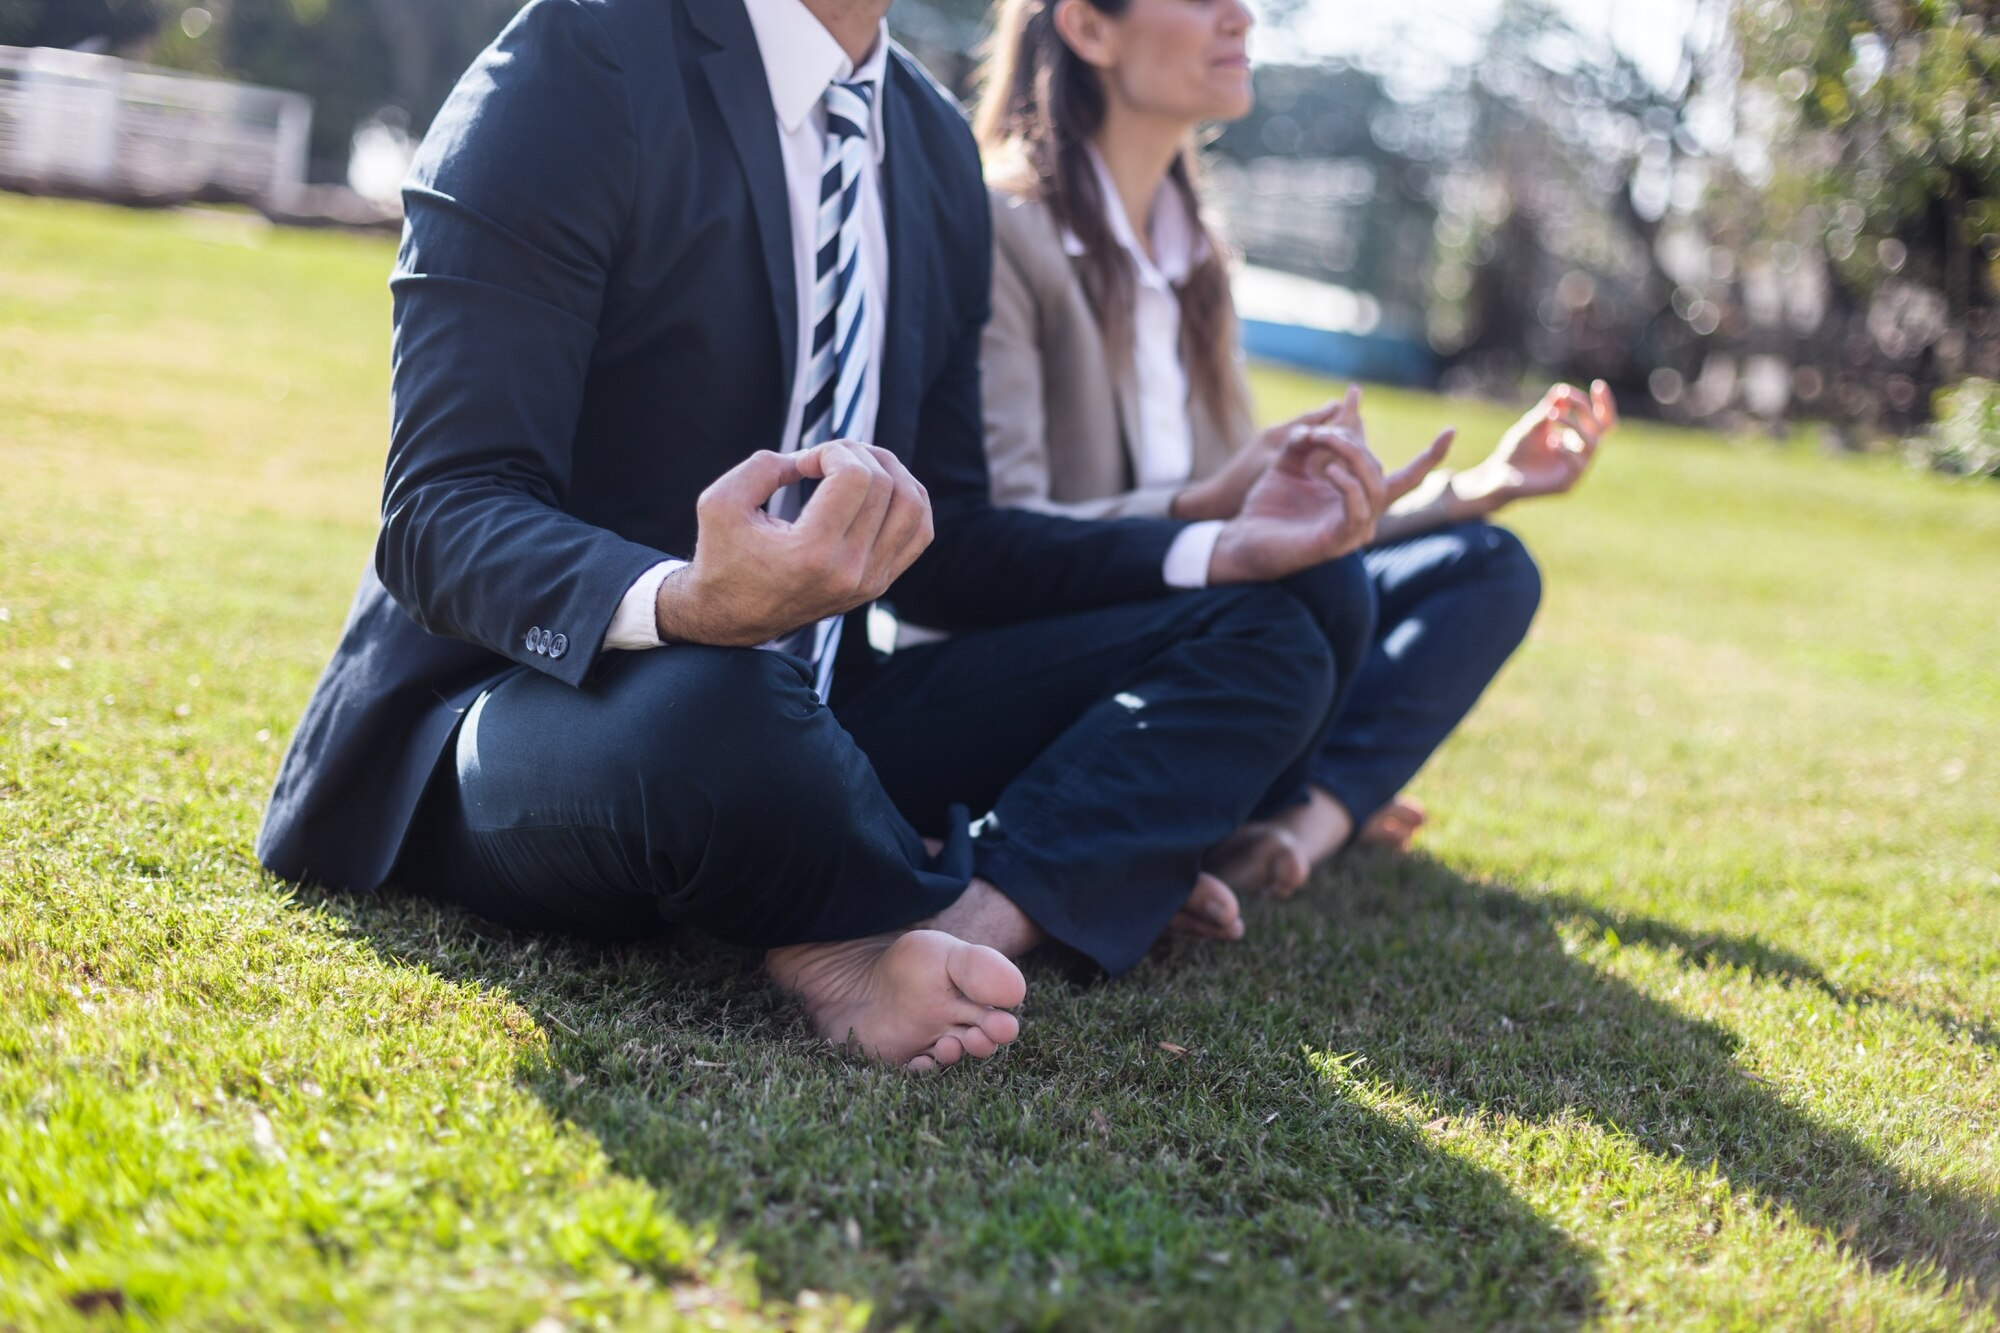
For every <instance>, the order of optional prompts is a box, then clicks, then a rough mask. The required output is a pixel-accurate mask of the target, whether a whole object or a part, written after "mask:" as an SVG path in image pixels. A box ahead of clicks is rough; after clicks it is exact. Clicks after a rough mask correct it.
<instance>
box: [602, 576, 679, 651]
mask: <svg viewBox="0 0 2000 1333" xmlns="http://www.w3.org/2000/svg"><path fill="white" fill-rule="evenodd" d="M686 567H687V561H685V560H662V561H661V562H660V563H659V564H657V565H654V566H653V567H652V568H651V569H649V570H647V571H646V572H645V573H643V574H641V575H640V576H639V581H638V582H636V583H634V584H633V585H632V586H631V587H630V588H627V589H626V590H625V596H624V597H623V598H621V599H620V600H619V602H618V610H617V611H615V612H614V613H612V616H611V628H609V629H607V630H605V631H604V651H605V652H607V653H608V652H611V651H613V650H623V651H626V652H633V651H636V650H638V649H640V648H657V647H659V646H660V618H659V612H658V611H657V609H656V608H657V606H658V604H659V600H660V585H661V584H662V583H665V582H666V581H667V575H669V574H671V573H673V572H674V571H675V570H677V569H684V568H686Z"/></svg>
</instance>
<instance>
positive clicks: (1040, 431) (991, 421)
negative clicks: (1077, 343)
mask: <svg viewBox="0 0 2000 1333" xmlns="http://www.w3.org/2000/svg"><path fill="white" fill-rule="evenodd" d="M1000 207H1004V205H1002V204H998V203H997V202H996V209H995V211H996V213H997V212H998V209H999V208H1000ZM994 236H995V241H996V244H995V245H994V250H993V313H992V317H991V318H990V319H988V320H987V322H986V332H985V335H984V337H983V338H982V340H981V346H980V356H979V373H980V378H981V380H982V381H983V384H982V390H983V397H984V400H985V414H986V465H987V468H988V469H989V470H990V471H991V473H992V485H993V503H994V504H997V505H1002V506H1006V507H1010V508H1011V507H1017V508H1022V509H1033V510H1036V511H1038V512H1040V513H1044V514H1063V515H1066V516H1068V517H1070V518H1120V517H1125V516H1128V515H1141V516H1144V517H1149V518H1165V517H1166V516H1167V515H1168V513H1169V512H1170V509H1171V506H1172V505H1173V501H1174V496H1176V495H1177V494H1179V493H1180V489H1181V488H1180V487H1178V486H1149V487H1141V488H1138V489H1134V490H1128V491H1122V492H1120V493H1118V494H1116V495H1105V496H1098V497H1096V498H1093V499H1089V500H1057V499H1055V498H1053V497H1052V496H1051V495H1050V493H1049V492H1050V490H1051V483H1050V465H1049V424H1050V423H1049V411H1048V386H1047V382H1046V377H1045V374H1044V371H1043V357H1044V355H1045V348H1044V347H1043V341H1042V335H1041V329H1042V300H1043V297H1042V295H1041V294H1040V292H1038V291H1037V289H1036V284H1035V281H1034V278H1033V276H1032V275H1031V274H1030V273H1029V272H1028V266H1027V265H1026V264H1024V263H1023V259H1024V256H1023V255H1021V254H1019V253H1017V245H1016V243H1015V242H1014V241H1012V240H1011V239H1010V238H1009V237H1008V236H1007V234H1006V233H1005V232H1004V231H1003V230H1001V229H1000V228H998V227H996V228H995V230H994ZM1057 426H1058V429H1060V428H1061V426H1062V423H1060V422H1059V423H1057ZM1072 443H1074V442H1072ZM1099 443H1101V442H1099ZM1109 443H1111V444H1113V445H1115V444H1116V443H1117V442H1116V441H1111V442H1109Z"/></svg>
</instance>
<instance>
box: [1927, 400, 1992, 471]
mask: <svg viewBox="0 0 2000 1333" xmlns="http://www.w3.org/2000/svg"><path fill="white" fill-rule="evenodd" d="M1910 450H1911V453H1912V454H1913V455H1914V456H1915V457H1916V458H1917V459H1918V460H1919V461H1920V462H1923V463H1925V464H1928V465H1929V466H1931V467H1934V468H1936V469H1937V470H1938V471H1940V472H1950V473H1955V474H1957V475H1960V476H1987V477H2000V384H1996V383H1994V382H1993V381H1992V380H1986V379H1979V378H1976V377H1975V378H1972V379H1966V380H1961V381H1960V382H1959V383H1958V384H1956V385H1954V386H1952V387H1951V388H1949V389H1946V390H1943V391H1941V392H1940V393H1939V394H1938V401H1937V409H1936V412H1935V414H1934V419H1933V420H1932V422H1931V426H1930V429H1929V430H1927V431H1925V432H1924V433H1923V434H1922V435H1920V436H1918V437H1917V438H1915V439H1913V440H1911V441H1910Z"/></svg>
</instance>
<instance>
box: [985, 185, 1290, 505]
mask: <svg viewBox="0 0 2000 1333" xmlns="http://www.w3.org/2000/svg"><path fill="white" fill-rule="evenodd" d="M990 193H991V196H992V206H993V317H992V319H991V320H989V321H988V323H987V325H986V334H985V341H984V343H983V345H982V347H981V352H980V377H981V381H982V383H983V384H984V386H985V388H984V393H985V411H986V462H987V468H988V470H989V472H990V473H991V476H992V485H993V502H994V503H995V504H996V505H1002V506H1010V507H1016V508H1024V509H1039V510H1042V511H1044V512H1047V513H1055V514H1068V515H1070V516H1072V517H1076V518H1111V517H1124V516H1127V515H1149V516H1153V517H1164V516H1165V515H1166V513H1167V507H1168V505H1169V504H1171V503H1172V502H1173V498H1174V494H1175V493H1176V492H1177V491H1179V490H1180V489H1181V487H1179V486H1151V487H1146V488H1143V489H1135V488H1134V486H1133V484H1132V481H1133V477H1134V475H1135V470H1134V466H1133V446H1134V444H1135V442H1136V439H1137V434H1136V431H1137V422H1138V420H1139V394H1138V386H1137V383H1136V382H1135V380H1134V378H1133V375H1132V371H1131V370H1130V368H1129V367H1126V368H1122V369H1121V368H1116V367H1114V366H1113V364H1112V358H1111V354H1110V352H1109V350H1108V349H1107V348H1106V346H1105V338H1104V330H1103V329H1102V328H1101V327H1100V326H1099V325H1098V322H1097V315H1096V312H1095V311H1093V310H1092V309H1091V305H1090V298H1089V297H1088V296H1086V295H1085V294H1084V289H1083V278H1082V276H1081V274H1079V273H1078V271H1077V268H1076V261H1075V260H1074V259H1072V258H1071V257H1070V255H1069V254H1068V252H1067V251H1066V250H1065V249H1064V248H1063V239H1062V232H1061V229H1060V228H1059V227H1058V226H1057V225H1056V221H1055V217H1054V215H1053V214H1052V213H1050V211H1049V208H1048V206H1047V205H1046V204H1042V203H1038V202H1034V201H1032V200H1028V199H1024V198H1022V197H1020V196H1019V195H1017V194H1014V193H1011V192H1009V191H1008V190H1006V189H1004V188H1001V187H999V186H995V187H993V188H992V190H991V192H990ZM1238 373H1239V374H1240V373H1241V371H1240V369H1239V371H1238ZM1247 396H1248V395H1247V391H1246V394H1245V399H1246V401H1247ZM1190 426H1191V428H1192V429H1191V434H1192V436H1193V441H1192V442H1193V446H1194V478H1201V477H1206V476H1208V475H1209V474H1210V473H1213V472H1215V471H1217V470H1218V469H1220V468H1221V467H1222V465H1223V464H1224V463H1226V462H1228V460H1229V457H1230V455H1231V454H1233V453H1234V452H1235V451H1236V450H1237V449H1240V448H1241V447H1243V445H1244V443H1245V442H1246V441H1248V439H1249V438H1250V433H1251V426H1250V422H1249V421H1248V420H1247V419H1245V420H1241V421H1234V422H1228V423H1221V424H1218V423H1217V422H1215V421H1213V420H1211V419H1210V416H1209V414H1208V413H1207V412H1206V411H1204V410H1202V409H1201V408H1199V407H1195V406H1194V405H1193V404H1190ZM1052 445H1053V447H1052Z"/></svg>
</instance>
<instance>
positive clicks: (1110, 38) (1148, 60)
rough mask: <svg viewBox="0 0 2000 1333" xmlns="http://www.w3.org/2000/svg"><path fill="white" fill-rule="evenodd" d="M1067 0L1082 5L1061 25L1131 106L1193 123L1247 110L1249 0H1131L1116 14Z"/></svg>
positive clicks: (1108, 88)
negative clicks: (1067, 22) (1067, 21)
mask: <svg viewBox="0 0 2000 1333" xmlns="http://www.w3.org/2000/svg"><path fill="white" fill-rule="evenodd" d="M1064 3H1065V4H1068V5H1072V6H1075V7H1076V8H1077V10H1078V11H1079V12H1078V13H1077V14H1076V15H1075V16H1074V20H1073V21H1072V22H1071V23H1069V24H1066V25H1063V26H1064V28H1065V33H1064V35H1065V37H1066V38H1070V39H1071V40H1070V46H1071V48H1072V49H1074V50H1075V51H1076V53H1077V54H1078V55H1080V56H1082V57H1083V59H1084V60H1085V61H1087V62H1088V63H1090V64H1091V65H1093V66H1095V67H1096V69H1097V71H1098V73H1099V75H1100V76H1101V77H1102V78H1103V80H1104V88H1105V92H1106V93H1107V94H1108V95H1109V97H1110V98H1111V99H1112V100H1113V101H1115V102H1120V103H1123V104H1124V105H1125V107H1126V109H1127V110H1130V111H1136V112H1139V113H1140V114H1142V115H1146V116H1152V117H1159V118H1163V119H1172V120H1182V121H1186V122H1188V123H1189V124H1190V125H1195V124H1201V123H1203V122H1208V121H1218V120H1238V119H1241V118H1242V117H1243V116H1244V115H1247V114H1248V113H1249V110H1250V104H1251V92H1250V55H1249V51H1248V48H1247V41H1248V38H1249V35H1250V25H1251V24H1252V23H1255V22H1256V17H1255V16H1254V15H1253V14H1251V12H1250V9H1249V7H1248V6H1247V5H1246V4H1245V3H1244V0H1131V3H1130V4H1129V5H1127V6H1126V8H1125V12H1124V13H1122V14H1118V15H1116V16H1113V15H1109V14H1105V13H1104V12H1103V11H1101V10H1095V9H1092V7H1091V6H1090V4H1089V0H1064ZM1083 11H1089V12H1088V13H1085V12H1083Z"/></svg>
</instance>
